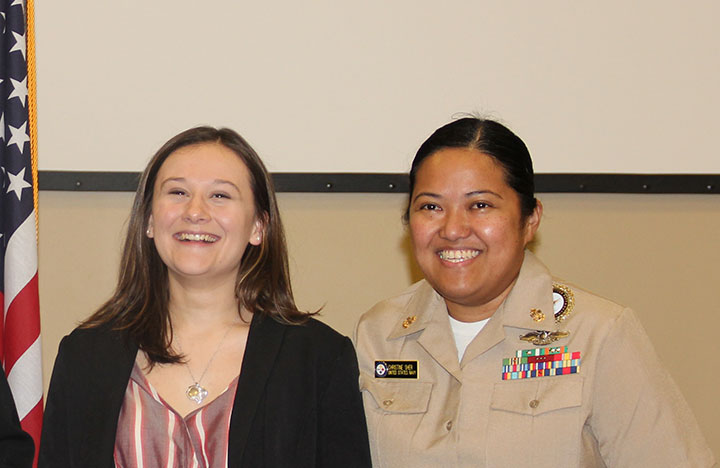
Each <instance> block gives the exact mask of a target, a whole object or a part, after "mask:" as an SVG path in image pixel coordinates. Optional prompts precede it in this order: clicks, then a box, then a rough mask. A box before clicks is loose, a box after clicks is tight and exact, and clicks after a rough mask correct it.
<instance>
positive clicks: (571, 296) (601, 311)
mask: <svg viewBox="0 0 720 468" xmlns="http://www.w3.org/2000/svg"><path fill="white" fill-rule="evenodd" d="M558 300H559V301H560V302H561V303H562V304H563V307H564V310H561V311H558V310H556V311H555V315H556V318H557V319H558V320H559V321H565V322H568V323H569V322H571V321H583V322H585V321H592V322H595V323H602V322H605V323H613V322H615V321H616V320H617V319H619V318H620V317H621V316H622V315H623V314H624V313H629V312H630V309H628V307H626V306H624V305H622V304H619V303H617V302H615V301H613V300H610V299H608V298H605V297H603V296H601V295H599V294H596V293H594V292H591V291H589V290H587V289H585V288H583V287H581V286H577V285H575V284H573V283H571V282H568V281H565V280H563V279H560V278H553V302H554V305H557V301H558Z"/></svg>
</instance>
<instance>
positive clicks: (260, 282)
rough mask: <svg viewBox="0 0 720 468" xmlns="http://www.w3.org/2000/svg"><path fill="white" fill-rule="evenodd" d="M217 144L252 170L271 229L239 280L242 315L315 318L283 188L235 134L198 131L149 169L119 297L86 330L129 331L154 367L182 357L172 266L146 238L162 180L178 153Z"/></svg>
mask: <svg viewBox="0 0 720 468" xmlns="http://www.w3.org/2000/svg"><path fill="white" fill-rule="evenodd" d="M213 142H214V143H219V144H221V145H223V146H225V147H226V148H228V149H230V150H232V151H233V152H234V153H235V154H237V155H238V157H239V158H240V159H241V160H242V161H243V163H245V166H247V169H248V172H249V174H250V187H251V189H252V193H253V197H254V200H255V214H256V216H258V217H259V218H260V219H261V220H262V221H263V225H264V234H263V237H262V243H261V244H260V245H258V246H254V245H251V244H248V245H247V248H246V250H245V253H244V254H243V257H242V260H241V263H240V269H239V271H238V277H237V280H236V283H235V294H236V296H237V299H238V314H240V310H241V309H242V308H243V307H244V308H245V309H247V310H249V311H250V312H253V313H259V314H263V315H268V316H270V317H272V318H273V319H275V320H277V321H279V322H282V323H287V324H300V323H303V322H305V321H306V320H307V318H308V316H309V315H312V314H309V313H306V312H301V311H300V310H298V308H297V306H296V305H295V300H294V298H293V293H292V286H291V284H290V273H289V268H288V255H287V246H286V243H285V233H284V230H283V227H282V222H281V220H280V213H279V211H278V207H277V200H276V199H275V190H274V187H273V182H272V179H271V177H270V175H269V174H268V171H267V169H266V168H265V165H264V164H263V162H262V161H261V160H260V157H259V156H258V154H257V153H256V152H255V150H254V149H253V148H252V147H251V146H250V145H249V144H248V142H247V141H245V139H244V138H243V137H241V136H240V135H239V134H237V133H236V132H235V131H233V130H230V129H227V128H221V129H216V128H212V127H196V128H191V129H189V130H186V131H184V132H182V133H180V134H179V135H177V136H175V137H173V138H171V139H170V140H169V141H168V142H167V143H165V144H164V145H163V146H162V147H161V148H160V149H159V150H158V151H157V153H155V155H154V156H153V157H152V159H151V160H150V162H149V163H148V165H147V167H146V168H145V171H144V172H143V174H142V177H141V178H140V182H139V184H138V188H137V191H136V192H135V201H134V202H133V207H132V211H131V213H130V220H129V223H128V230H127V237H126V238H125V246H124V249H123V253H122V259H121V261H120V273H119V276H118V284H117V287H116V289H115V292H114V293H113V295H112V297H111V298H110V299H109V300H108V301H107V302H106V303H105V304H103V305H102V306H101V307H100V308H99V309H98V310H97V311H96V312H95V313H94V314H93V315H92V316H90V317H89V318H88V319H87V320H85V321H84V322H83V323H82V325H81V326H82V327H84V328H93V327H98V326H101V325H105V324H107V325H110V326H111V327H112V328H114V329H120V330H127V331H128V332H129V334H130V336H131V337H132V338H133V339H134V340H135V341H136V342H137V343H138V345H139V346H140V349H142V350H143V351H145V352H146V353H147V355H148V358H149V360H150V362H151V363H152V364H154V363H174V362H180V360H181V358H182V356H180V355H178V354H176V353H175V352H174V351H173V350H172V348H171V346H170V344H171V343H172V323H171V319H170V314H169V308H168V305H169V301H170V292H169V286H168V272H167V267H166V266H165V264H164V263H163V261H162V259H161V258H160V256H159V255H158V253H157V250H156V249H155V244H154V241H153V240H152V239H150V238H148V237H147V236H146V230H147V227H148V219H149V217H150V213H151V210H152V201H153V189H154V186H155V180H156V178H157V174H158V171H159V170H160V167H161V166H162V164H163V163H164V162H165V160H166V159H167V158H168V157H169V156H170V155H171V154H172V153H174V152H175V151H177V150H178V149H180V148H183V147H186V146H191V145H196V144H200V143H213Z"/></svg>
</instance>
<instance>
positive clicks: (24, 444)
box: [0, 370, 35, 468]
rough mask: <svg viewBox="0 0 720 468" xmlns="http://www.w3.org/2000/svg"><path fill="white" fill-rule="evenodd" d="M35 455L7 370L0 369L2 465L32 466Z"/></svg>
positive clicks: (0, 443)
mask: <svg viewBox="0 0 720 468" xmlns="http://www.w3.org/2000/svg"><path fill="white" fill-rule="evenodd" d="M34 456H35V447H34V444H33V440H32V438H31V437H30V435H29V434H28V433H26V432H25V431H23V430H22V429H21V428H20V420H19V419H18V415H17V410H16V409H15V401H14V400H13V396H12V393H10V387H9V386H8V383H7V379H6V378H5V372H2V370H0V466H3V467H18V468H26V467H30V466H32V462H33V457H34Z"/></svg>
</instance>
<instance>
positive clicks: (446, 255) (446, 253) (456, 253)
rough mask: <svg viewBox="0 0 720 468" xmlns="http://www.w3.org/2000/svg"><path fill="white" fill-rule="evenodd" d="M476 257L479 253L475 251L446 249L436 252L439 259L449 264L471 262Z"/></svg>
mask: <svg viewBox="0 0 720 468" xmlns="http://www.w3.org/2000/svg"><path fill="white" fill-rule="evenodd" d="M478 255H480V251H479V250H475V249H457V250H450V249H446V250H441V251H439V252H438V257H440V259H442V260H445V261H446V262H450V263H462V262H467V261H468V260H472V259H473V258H475V257H477V256H478Z"/></svg>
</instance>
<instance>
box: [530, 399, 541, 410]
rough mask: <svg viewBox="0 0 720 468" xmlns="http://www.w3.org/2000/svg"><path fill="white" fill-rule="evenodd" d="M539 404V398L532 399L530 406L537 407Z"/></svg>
mask: <svg viewBox="0 0 720 468" xmlns="http://www.w3.org/2000/svg"><path fill="white" fill-rule="evenodd" d="M539 404H540V402H539V401H537V400H530V408H533V409H534V408H537V407H538V405H539Z"/></svg>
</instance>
